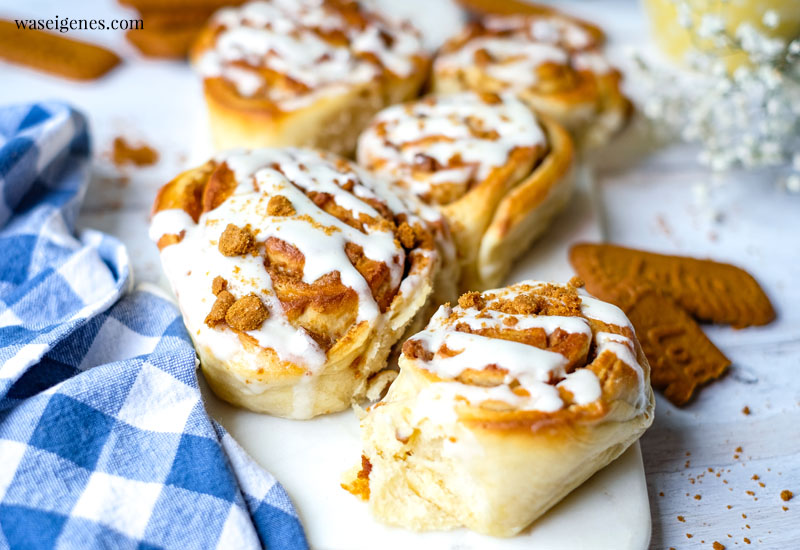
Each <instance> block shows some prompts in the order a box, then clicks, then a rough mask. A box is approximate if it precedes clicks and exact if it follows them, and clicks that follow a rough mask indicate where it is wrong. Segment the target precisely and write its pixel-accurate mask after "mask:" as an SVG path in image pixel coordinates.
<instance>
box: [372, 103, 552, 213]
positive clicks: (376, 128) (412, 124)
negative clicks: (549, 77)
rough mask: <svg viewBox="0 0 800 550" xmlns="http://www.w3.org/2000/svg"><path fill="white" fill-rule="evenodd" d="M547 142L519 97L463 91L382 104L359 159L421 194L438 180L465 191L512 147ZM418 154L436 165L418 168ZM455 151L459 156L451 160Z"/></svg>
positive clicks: (501, 161)
mask: <svg viewBox="0 0 800 550" xmlns="http://www.w3.org/2000/svg"><path fill="white" fill-rule="evenodd" d="M545 144H546V137H545V134H544V132H543V131H542V129H541V127H540V126H539V123H538V122H537V120H536V117H535V116H534V114H533V113H532V112H531V110H530V109H529V108H528V107H527V106H526V105H525V104H524V103H522V102H521V101H520V100H518V99H516V98H514V97H513V96H511V95H503V96H500V97H499V102H493V101H492V100H490V99H489V98H487V97H485V96H481V95H479V94H476V93H473V92H464V93H458V94H452V95H445V96H428V97H426V98H423V99H421V100H418V101H415V102H411V103H407V104H404V105H394V106H391V107H388V108H386V109H384V110H383V111H381V112H380V113H378V115H377V116H376V117H375V118H374V119H373V121H372V123H371V124H370V126H369V128H367V130H366V131H365V132H364V133H362V134H361V137H360V138H359V142H358V160H359V163H360V164H361V165H363V166H366V167H367V168H368V169H369V170H371V171H373V172H374V173H376V174H378V175H380V176H383V177H385V178H387V179H389V180H392V181H394V182H396V183H397V184H398V185H400V186H402V187H404V188H406V189H408V190H409V191H411V192H412V193H414V194H416V195H418V196H420V197H426V196H427V195H428V193H430V191H431V189H432V188H433V187H435V186H438V185H448V186H457V187H458V188H459V191H460V192H461V194H463V193H465V192H466V191H467V190H468V186H469V184H470V183H471V182H480V181H483V180H484V179H486V177H488V176H489V174H490V173H491V172H492V170H495V169H497V168H499V167H501V166H503V165H504V164H506V163H507V162H508V158H509V155H510V154H511V153H512V152H513V151H514V150H515V149H517V148H535V147H544V146H545ZM420 155H424V157H430V158H432V159H434V160H435V161H436V166H435V168H434V169H433V170H430V169H426V170H420V169H419V168H418V163H419V161H420ZM456 156H458V157H460V160H459V161H457V162H455V163H452V164H451V162H450V160H451V159H452V158H454V157H456ZM424 157H422V158H424Z"/></svg>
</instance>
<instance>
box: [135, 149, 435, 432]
mask: <svg viewBox="0 0 800 550" xmlns="http://www.w3.org/2000/svg"><path fill="white" fill-rule="evenodd" d="M153 210H154V216H153V220H152V224H151V230H150V234H151V238H152V239H153V240H154V241H156V242H157V243H158V247H159V249H160V250H161V260H162V264H163V268H164V271H165V273H166V275H167V278H168V279H169V281H170V283H171V285H172V287H173V289H174V291H175V295H176V296H177V298H178V304H179V306H180V309H181V312H182V313H183V319H184V323H185V324H186V327H187V329H188V330H189V333H190V335H191V337H192V339H193V340H194V343H195V347H196V349H197V353H198V356H199V358H200V364H201V367H202V370H203V372H204V374H205V376H206V379H207V380H208V383H209V385H210V386H211V388H212V389H213V390H214V392H215V393H216V394H217V395H218V396H219V397H221V398H222V399H224V400H226V401H228V402H230V403H232V404H234V405H238V406H241V407H245V408H247V409H250V410H253V411H258V412H265V413H269V414H274V415H278V416H284V417H289V418H310V417H312V416H315V415H319V414H324V413H329V412H333V411H338V410H342V409H345V408H347V407H349V406H350V404H351V402H352V401H353V400H358V399H360V398H362V397H363V396H364V395H365V393H366V391H367V390H368V388H369V383H370V376H371V375H373V374H374V373H376V372H377V371H379V370H380V369H382V368H383V367H384V366H385V363H386V357H387V355H388V353H389V351H390V349H391V347H392V346H393V345H394V344H395V342H397V340H398V339H399V338H400V336H401V334H402V332H403V330H404V328H405V327H406V325H408V323H409V322H410V321H411V320H412V319H413V318H414V316H415V315H416V314H417V312H418V311H419V310H420V309H421V308H422V307H423V306H424V305H425V303H426V300H427V297H428V295H429V293H430V291H431V282H432V279H433V276H434V272H435V269H436V266H437V254H436V250H435V243H434V238H433V235H432V234H431V232H430V230H429V229H428V226H427V224H425V223H423V221H422V220H421V219H420V218H418V217H417V216H415V215H413V214H412V213H411V212H410V209H409V207H408V206H407V205H406V204H405V203H404V202H403V201H402V200H400V199H399V198H398V197H397V196H395V195H394V194H393V193H391V192H389V191H388V190H387V189H386V188H385V186H383V184H381V183H380V182H379V181H377V180H375V179H373V178H371V177H370V176H369V175H368V174H365V173H364V172H363V171H362V170H360V169H359V168H358V167H357V166H354V165H352V164H351V163H349V162H347V161H345V160H343V159H341V158H338V157H335V156H333V155H328V154H322V153H317V152H313V151H308V150H301V149H261V150H253V151H244V150H239V151H233V152H229V153H224V154H221V155H219V156H217V157H216V158H214V159H213V160H211V161H209V162H208V163H206V164H205V165H203V166H201V167H199V168H196V169H193V170H189V171H188V172H184V173H183V174H181V175H179V176H178V177H177V178H175V179H174V180H173V181H171V182H170V183H168V184H167V185H166V186H164V187H163V188H162V189H161V191H160V192H159V194H158V197H157V198H156V202H155V205H154V209H153Z"/></svg>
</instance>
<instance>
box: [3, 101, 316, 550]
mask: <svg viewBox="0 0 800 550" xmlns="http://www.w3.org/2000/svg"><path fill="white" fill-rule="evenodd" d="M88 165H89V136H88V133H87V127H86V121H85V119H84V117H83V116H82V115H80V114H79V113H77V112H75V111H73V110H72V109H70V108H69V107H67V106H65V105H62V104H57V103H43V104H36V105H26V106H20V107H11V108H0V548H14V549H23V548H36V549H39V548H65V549H66V548H69V549H71V548H81V549H83V548H115V549H127V548H130V549H145V548H181V549H184V548H226V549H227V548H231V549H238V548H261V547H267V548H271V549H280V550H284V549H286V550H294V549H301V548H307V544H306V540H305V536H304V534H303V529H302V527H301V525H300V522H299V521H298V518H297V514H296V512H295V510H294V508H293V507H292V504H291V502H290V501H289V498H288V497H287V495H286V493H285V492H284V490H283V488H282V487H281V486H280V485H279V484H278V483H277V482H276V481H275V479H274V478H273V477H272V476H271V475H269V474H268V473H267V472H265V471H264V470H262V469H261V468H260V467H259V466H258V465H256V464H255V463H254V462H253V461H252V460H251V459H250V458H249V457H248V456H247V455H246V454H245V453H244V451H243V450H242V449H241V448H240V447H239V446H238V445H237V444H236V442H235V441H233V439H232V438H231V437H230V436H229V435H228V434H227V433H226V432H225V431H224V430H223V429H222V428H221V427H220V426H219V425H217V424H216V423H214V422H213V421H212V420H211V419H210V418H209V417H208V415H207V414H206V412H205V409H204V408H203V403H202V401H201V398H200V391H199V389H198V385H197V378H196V371H195V354H194V350H193V349H192V346H191V343H190V340H189V338H188V336H187V334H186V331H185V329H184V327H183V324H182V322H181V319H180V316H179V314H178V311H177V310H176V308H175V307H174V306H173V305H172V304H171V303H170V302H169V301H167V300H165V299H163V298H161V297H159V296H158V295H157V294H155V293H151V292H147V291H131V289H129V288H128V287H129V286H130V281H131V277H130V267H129V265H128V258H127V254H126V252H125V248H124V247H123V246H122V244H120V243H119V242H118V241H117V240H116V239H113V238H111V237H109V236H107V235H103V234H102V233H98V232H95V231H84V232H82V233H81V234H80V235H79V236H78V237H75V236H74V235H73V228H74V225H75V218H76V216H77V213H78V209H79V207H80V204H81V200H82V198H83V195H84V193H85V192H86V187H87V182H88V178H87V170H88Z"/></svg>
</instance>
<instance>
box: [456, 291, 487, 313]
mask: <svg viewBox="0 0 800 550" xmlns="http://www.w3.org/2000/svg"><path fill="white" fill-rule="evenodd" d="M458 305H459V306H460V307H462V308H464V309H469V308H471V307H474V308H475V309H483V308H484V306H485V305H486V302H485V301H484V299H483V296H481V293H480V292H467V293H465V294H462V295H461V296H460V297H459V298H458Z"/></svg>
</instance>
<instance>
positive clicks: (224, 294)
mask: <svg viewBox="0 0 800 550" xmlns="http://www.w3.org/2000/svg"><path fill="white" fill-rule="evenodd" d="M234 302H236V298H234V297H233V294H231V293H230V292H228V291H227V290H221V291H220V292H219V293H218V294H217V299H216V301H215V302H214V305H213V306H211V311H210V312H209V313H208V315H207V316H206V320H205V323H206V324H207V325H208V326H210V327H211V328H214V327H216V326H217V325H218V324H220V323H222V322H224V321H225V314H226V313H228V310H229V309H230V307H231V306H232V305H233V304H234Z"/></svg>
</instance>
